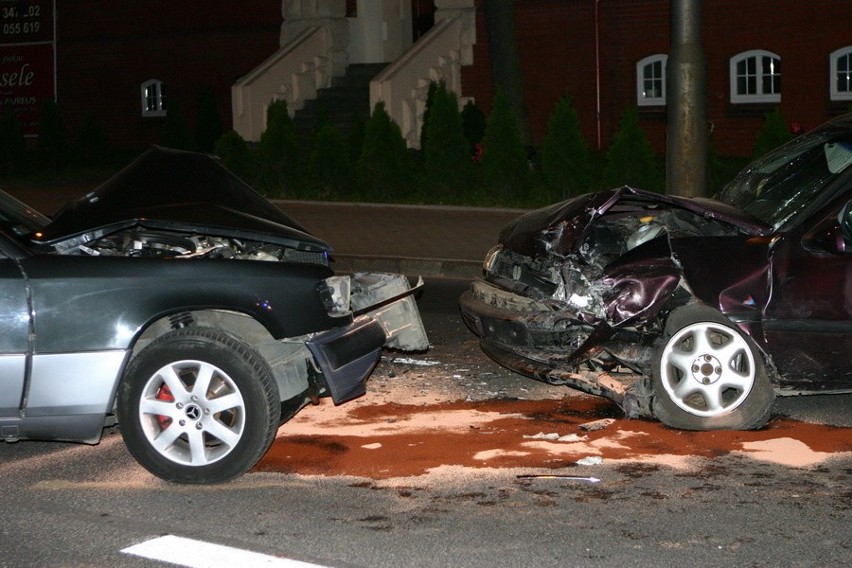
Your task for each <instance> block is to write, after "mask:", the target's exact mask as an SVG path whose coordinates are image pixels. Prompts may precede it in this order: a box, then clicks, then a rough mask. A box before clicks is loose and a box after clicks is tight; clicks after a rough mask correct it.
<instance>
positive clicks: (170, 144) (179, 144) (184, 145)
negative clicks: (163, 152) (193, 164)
mask: <svg viewBox="0 0 852 568" xmlns="http://www.w3.org/2000/svg"><path fill="white" fill-rule="evenodd" d="M160 143H161V144H162V145H163V146H165V147H167V148H175V149H177V150H194V149H195V144H194V143H193V140H192V134H191V133H190V130H189V125H187V123H186V117H185V116H184V114H183V109H182V108H181V106H180V104H179V103H178V102H177V101H175V100H174V99H171V100H170V101H169V106H168V110H167V111H166V119H165V122H164V123H163V132H162V134H161V137H160Z"/></svg>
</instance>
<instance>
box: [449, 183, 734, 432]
mask: <svg viewBox="0 0 852 568" xmlns="http://www.w3.org/2000/svg"><path fill="white" fill-rule="evenodd" d="M736 233H737V230H736V229H735V228H734V227H733V226H731V225H729V224H725V223H719V222H718V221H717V220H715V219H713V218H712V217H711V216H709V215H708V214H707V212H706V211H695V210H690V209H689V208H685V207H683V206H681V204H680V203H678V202H677V201H676V200H672V199H671V198H667V197H665V196H657V195H655V194H649V193H647V192H642V191H639V190H634V189H632V188H627V187H624V188H620V189H617V190H613V191H609V192H602V193H598V194H588V195H584V196H580V197H578V198H575V199H573V200H570V201H567V202H564V203H560V204H557V205H554V206H552V207H550V208H546V209H542V210H539V211H534V212H532V213H529V214H527V215H525V216H522V217H520V218H519V219H518V220H516V221H515V222H513V223H511V224H510V225H507V226H506V227H505V228H504V229H503V231H502V232H501V234H500V241H499V244H498V245H497V246H496V247H494V248H493V249H492V250H491V251H490V252H489V254H488V255H487V257H486V259H485V262H484V263H483V277H482V279H480V280H476V281H475V282H474V283H473V284H472V286H471V288H470V290H468V291H467V292H465V294H463V295H462V297H461V298H460V300H459V305H460V309H461V313H462V316H463V318H464V321H465V323H466V324H467V326H468V327H469V328H470V329H471V330H472V331H473V332H474V333H475V334H476V335H477V336H479V337H480V341H481V346H482V349H483V351H485V353H486V354H488V355H489V356H490V357H491V358H492V359H494V360H495V361H497V362H498V363H500V364H501V365H503V366H505V367H507V368H509V369H511V370H513V371H516V372H519V373H521V374H523V375H526V376H528V377H531V378H534V379H537V380H540V381H543V382H546V383H549V384H553V385H565V386H568V387H571V388H575V389H578V390H580V391H583V392H586V393H589V394H594V395H599V396H603V397H606V398H608V399H610V400H612V401H613V402H615V403H616V404H618V405H619V406H621V407H622V408H623V409H624V411H625V412H626V414H627V415H628V416H631V417H641V416H651V411H650V397H651V388H650V385H649V381H648V380H647V379H645V378H644V377H647V376H649V375H650V371H651V367H652V364H653V359H654V353H655V351H656V349H657V348H658V346H659V342H660V338H661V335H662V326H663V318H664V315H665V314H667V313H668V312H669V311H671V310H672V309H673V308H675V307H677V306H679V305H683V304H685V303H688V302H689V301H690V300H691V299H692V298H693V293H692V291H691V289H690V288H689V286H688V284H687V283H686V281H685V279H684V278H683V275H682V270H681V266H680V263H679V260H678V258H677V256H676V255H675V254H673V252H672V247H671V239H681V238H695V237H707V236H723V235H732V234H736Z"/></svg>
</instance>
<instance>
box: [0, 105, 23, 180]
mask: <svg viewBox="0 0 852 568" xmlns="http://www.w3.org/2000/svg"><path fill="white" fill-rule="evenodd" d="M26 158H27V146H26V141H25V140H24V131H23V129H22V128H21V123H20V121H19V120H18V116H17V115H16V114H15V111H13V110H12V107H11V106H6V108H5V110H4V111H3V116H2V117H0V175H3V176H15V175H20V174H22V173H24V171H26V169H27V167H26V162H27V160H26Z"/></svg>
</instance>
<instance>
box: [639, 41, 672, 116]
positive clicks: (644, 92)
mask: <svg viewBox="0 0 852 568" xmlns="http://www.w3.org/2000/svg"><path fill="white" fill-rule="evenodd" d="M668 59H669V56H668V55H666V54H665V53H657V54H655V55H649V56H648V57H646V58H644V59H641V60H640V61H639V62H638V63H637V64H636V104H637V105H639V106H655V105H665V104H666V62H667V61H668Z"/></svg>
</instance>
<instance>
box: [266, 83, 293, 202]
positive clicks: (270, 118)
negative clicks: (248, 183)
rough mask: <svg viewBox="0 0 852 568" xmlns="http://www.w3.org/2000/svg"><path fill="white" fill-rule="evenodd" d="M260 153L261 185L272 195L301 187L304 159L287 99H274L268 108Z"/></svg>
mask: <svg viewBox="0 0 852 568" xmlns="http://www.w3.org/2000/svg"><path fill="white" fill-rule="evenodd" d="M258 154H259V158H260V174H259V180H258V184H259V185H260V189H262V190H264V191H266V192H268V193H270V194H272V195H281V194H283V193H284V192H286V191H287V190H288V189H289V190H296V189H298V187H299V185H300V184H301V183H302V180H303V177H302V175H303V172H302V159H301V155H300V152H299V142H298V139H297V137H296V130H295V128H294V127H293V120H292V119H291V118H290V113H289V111H288V110H287V101H285V100H283V99H281V100H276V101H273V102H271V103H270V105H269V108H268V109H267V110H266V129H265V130H264V131H263V133H262V134H261V135H260V143H259V144H258Z"/></svg>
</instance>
